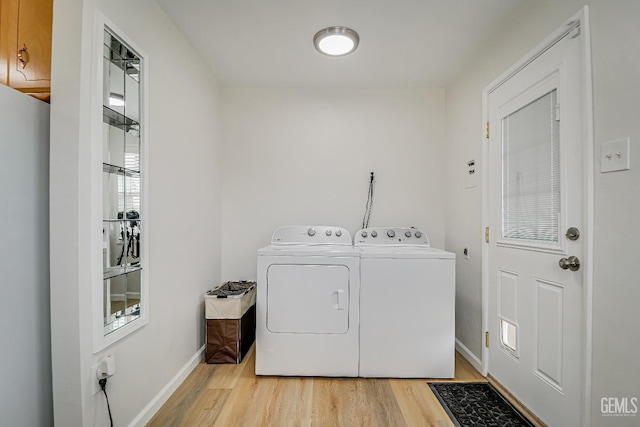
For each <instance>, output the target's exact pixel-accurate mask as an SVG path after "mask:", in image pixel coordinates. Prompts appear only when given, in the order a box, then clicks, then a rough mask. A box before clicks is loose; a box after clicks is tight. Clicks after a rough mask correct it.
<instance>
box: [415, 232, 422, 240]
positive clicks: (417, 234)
mask: <svg viewBox="0 0 640 427" xmlns="http://www.w3.org/2000/svg"><path fill="white" fill-rule="evenodd" d="M416 237H417V238H418V239H419V238H421V237H422V233H421V232H419V231H416Z"/></svg>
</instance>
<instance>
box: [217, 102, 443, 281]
mask: <svg viewBox="0 0 640 427" xmlns="http://www.w3.org/2000/svg"><path fill="white" fill-rule="evenodd" d="M223 104H224V114H223V118H224V125H223V126H224V141H225V143H224V155H223V157H224V166H223V168H224V169H223V170H224V177H223V214H222V221H223V228H222V237H223V239H222V247H223V252H222V279H223V280H238V279H255V277H256V276H255V274H256V250H257V249H258V248H260V247H262V246H264V245H266V244H268V243H269V241H270V238H271V233H272V232H273V231H274V230H275V229H276V228H277V227H279V226H283V225H295V224H300V225H305V224H306V225H337V226H342V227H345V228H347V229H348V230H349V231H350V232H351V233H354V232H355V231H357V230H358V229H359V228H360V227H361V225H362V217H363V215H364V210H365V203H366V199H367V190H368V183H369V181H368V180H369V172H370V171H375V177H376V183H375V194H374V203H373V213H372V215H371V222H370V226H386V225H397V226H415V227H419V228H422V229H424V230H425V231H426V232H427V234H428V235H429V238H430V239H431V243H432V245H433V246H435V247H440V248H441V247H443V246H444V210H443V203H444V183H443V174H444V164H443V162H442V159H443V157H444V149H445V145H444V143H445V141H444V91H443V90H442V89H412V90H405V89H403V90H392V89H389V90H382V89H380V90H374V89H372V90H341V89H335V90H316V89H224V90H223Z"/></svg>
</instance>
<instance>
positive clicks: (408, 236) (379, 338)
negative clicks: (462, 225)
mask: <svg viewBox="0 0 640 427" xmlns="http://www.w3.org/2000/svg"><path fill="white" fill-rule="evenodd" d="M354 246H355V247H356V248H357V249H359V251H360V376H361V377H389V378H453V376H454V366H455V364H454V362H455V309H454V305H455V254H453V253H451V252H446V251H443V250H440V249H435V248H432V247H430V245H429V239H428V238H427V236H426V235H425V234H424V232H423V231H421V230H418V229H415V228H403V227H376V228H366V229H363V230H360V231H358V232H357V233H356V234H355V236H354Z"/></svg>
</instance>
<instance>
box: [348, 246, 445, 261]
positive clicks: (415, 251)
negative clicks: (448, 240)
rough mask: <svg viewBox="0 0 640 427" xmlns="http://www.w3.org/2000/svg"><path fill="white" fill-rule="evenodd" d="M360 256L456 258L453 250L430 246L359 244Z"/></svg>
mask: <svg viewBox="0 0 640 427" xmlns="http://www.w3.org/2000/svg"><path fill="white" fill-rule="evenodd" d="M360 257H361V258H387V259H402V258H404V259H451V260H455V259H456V254H454V253H453V252H447V251H443V250H442V249H436V248H431V247H419V246H414V247H407V246H361V247H360Z"/></svg>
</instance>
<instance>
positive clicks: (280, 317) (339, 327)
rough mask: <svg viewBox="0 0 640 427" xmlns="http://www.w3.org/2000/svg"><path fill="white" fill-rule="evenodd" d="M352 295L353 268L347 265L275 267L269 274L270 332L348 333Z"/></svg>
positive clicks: (268, 314) (287, 265)
mask: <svg viewBox="0 0 640 427" xmlns="http://www.w3.org/2000/svg"><path fill="white" fill-rule="evenodd" d="M349 294H350V292H349V269H348V268H347V267H346V266H344V265H330V264H315V265H307V264H272V265H271V266H269V269H268V271H267V329H268V330H269V331H271V332H274V333H298V334H345V333H347V332H348V331H349V298H350V295H349Z"/></svg>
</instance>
